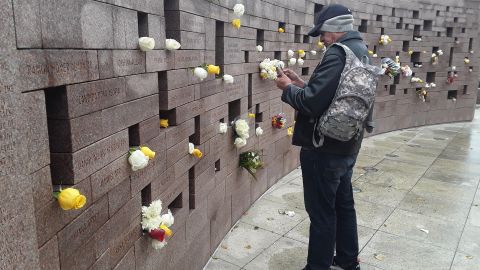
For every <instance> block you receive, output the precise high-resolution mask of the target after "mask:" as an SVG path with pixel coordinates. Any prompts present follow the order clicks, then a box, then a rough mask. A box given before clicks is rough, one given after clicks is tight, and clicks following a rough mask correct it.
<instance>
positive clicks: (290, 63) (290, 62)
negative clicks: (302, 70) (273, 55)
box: [288, 58, 297, 66]
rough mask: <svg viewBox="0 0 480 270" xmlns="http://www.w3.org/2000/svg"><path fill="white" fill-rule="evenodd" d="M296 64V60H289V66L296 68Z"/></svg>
mask: <svg viewBox="0 0 480 270" xmlns="http://www.w3.org/2000/svg"><path fill="white" fill-rule="evenodd" d="M296 63H297V59H296V58H290V60H288V65H289V66H294V65H295V64H296Z"/></svg>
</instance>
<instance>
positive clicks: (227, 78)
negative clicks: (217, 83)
mask: <svg viewBox="0 0 480 270" xmlns="http://www.w3.org/2000/svg"><path fill="white" fill-rule="evenodd" d="M223 80H224V81H225V83H233V82H234V78H233V76H232V75H228V74H225V75H223Z"/></svg>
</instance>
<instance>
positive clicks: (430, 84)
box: [0, 0, 480, 270]
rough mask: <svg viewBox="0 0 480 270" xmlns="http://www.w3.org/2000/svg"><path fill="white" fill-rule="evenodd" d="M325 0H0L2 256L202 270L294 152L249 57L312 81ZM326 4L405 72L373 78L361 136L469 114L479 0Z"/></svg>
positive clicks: (15, 264)
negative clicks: (370, 128)
mask: <svg viewBox="0 0 480 270" xmlns="http://www.w3.org/2000/svg"><path fill="white" fill-rule="evenodd" d="M329 2H330V1H323V0H295V1H291V0H262V1H260V0H209V1H207V0H98V1H94V0H75V1H72V0H42V1H40V0H0V142H1V144H0V226H1V229H0V269H2V270H4V269H45V270H47V269H48V270H54V269H116V270H120V269H125V270H131V269H175V270H180V269H186V270H187V269H188V270H190V269H202V267H203V266H204V265H205V264H206V262H207V261H208V259H209V258H210V256H211V254H212V253H213V252H214V251H215V249H216V248H217V247H218V245H219V243H220V241H221V240H222V238H223V237H224V236H225V235H226V234H227V233H228V231H229V230H230V228H231V227H232V226H233V225H234V224H235V222H236V221H237V220H238V219H239V218H240V217H241V216H242V214H243V213H244V212H245V211H247V209H248V208H249V207H250V205H251V204H252V203H253V202H254V201H255V200H256V199H258V198H259V197H260V196H261V195H262V194H263V193H264V192H265V191H266V190H267V189H268V188H269V187H270V186H272V185H273V184H274V183H275V182H276V181H277V180H278V179H280V178H281V177H282V176H284V175H286V174H288V173H289V172H290V171H292V170H293V169H295V168H296V167H297V166H298V165H299V160H298V154H299V148H297V147H294V146H292V145H291V143H290V142H291V132H292V127H293V125H294V120H295V119H294V117H295V112H294V110H293V109H292V108H290V107H289V106H287V105H285V104H283V103H282V102H281V100H280V96H281V90H278V89H277V88H276V87H275V84H274V82H273V81H272V80H270V79H269V78H268V75H269V73H268V72H267V70H265V68H264V67H263V68H260V63H261V62H262V61H264V60H265V59H267V58H268V59H270V60H273V59H277V60H282V61H283V62H284V63H285V64H286V65H287V66H289V68H291V69H293V70H294V71H296V72H297V73H298V74H301V75H302V77H303V78H304V79H308V78H309V76H310V75H311V74H312V72H313V70H314V69H315V67H316V66H317V65H318V64H319V62H320V60H321V58H322V55H323V50H324V48H323V44H321V43H319V42H318V41H319V40H318V39H316V38H311V37H308V36H307V35H306V33H307V32H308V31H309V30H310V28H311V27H312V24H313V18H314V14H316V13H318V12H319V11H320V10H321V9H322V8H323V6H324V5H326V4H328V3H329ZM335 3H341V4H344V5H346V6H348V7H349V8H351V10H352V11H353V14H354V17H355V22H354V24H355V27H356V28H357V29H358V30H359V31H360V32H361V33H362V35H363V37H364V39H365V42H366V43H367V45H368V48H369V50H370V58H371V60H372V63H374V64H376V65H380V61H381V58H382V57H390V58H391V59H393V60H394V61H397V62H398V64H399V65H400V66H401V67H402V68H403V69H402V70H403V71H402V74H399V75H398V76H396V77H393V78H390V77H388V76H383V77H382V78H381V80H380V82H379V85H378V89H377V98H376V102H375V111H374V117H375V120H376V124H377V128H376V129H375V133H383V132H388V131H392V130H397V129H403V128H409V127H414V126H421V125H431V124H437V123H447V122H454V121H469V120H471V119H472V118H473V114H474V108H475V102H476V98H477V86H478V78H479V76H478V75H479V68H480V67H479V55H480V48H479V41H480V38H479V32H478V29H479V13H480V8H479V5H480V2H478V1H476V0H475V1H468V0H465V1H463V0H459V1H381V0H370V1H369V0H365V1H350V0H348V1H347V0H341V1H336V2H335ZM236 4H243V5H244V8H245V10H244V13H243V14H241V13H242V12H241V11H242V10H241V7H240V8H239V6H237V8H236V9H235V10H234V6H235V5H236ZM382 35H383V36H382ZM142 37H143V39H140V38H142ZM145 37H146V38H145ZM153 41H154V42H153ZM176 42H178V43H176ZM178 45H180V47H179V48H178ZM289 51H291V52H289ZM292 59H295V60H292ZM293 62H295V64H293ZM209 65H210V66H209ZM407 66H408V67H407ZM262 69H263V71H262ZM409 70H410V71H411V72H409ZM272 118H275V121H272ZM284 120H286V121H284ZM283 121H284V122H283ZM272 122H275V123H272ZM247 127H248V130H247ZM144 147H148V148H144ZM151 151H153V152H155V153H152V152H151ZM242 153H252V154H254V155H257V154H258V155H259V156H258V158H256V159H249V156H248V155H245V154H243V156H242V158H240V156H241V155H242ZM245 158H246V159H247V161H249V162H250V163H249V164H250V165H245V166H247V167H248V166H250V167H248V168H249V169H250V172H251V174H250V173H249V171H248V170H247V169H245V168H242V167H240V166H239V163H240V160H242V161H245ZM252 162H253V165H252ZM257 165H258V166H257ZM260 165H263V166H261V167H262V168H258V167H260ZM254 171H256V172H254ZM54 192H56V193H54ZM59 192H60V193H59ZM54 195H55V196H54ZM159 200H160V201H161V203H162V208H161V211H160V207H159ZM152 202H153V204H152ZM150 205H151V207H149V208H143V209H142V206H145V207H148V206H150ZM64 209H65V210H64ZM167 209H169V210H170V211H171V215H173V217H174V222H173V224H172V220H171V216H170V214H169V212H168V211H167ZM142 211H143V214H142ZM160 214H161V215H162V216H160ZM150 218H151V219H150ZM147 220H148V221H151V223H149V224H147ZM152 224H153V225H152ZM160 225H161V226H160ZM152 226H153V227H155V226H156V229H155V230H150V229H149V228H152ZM162 226H163V227H162ZM157 227H158V228H157ZM142 228H143V229H142ZM166 243H168V244H166ZM165 244H166V245H165Z"/></svg>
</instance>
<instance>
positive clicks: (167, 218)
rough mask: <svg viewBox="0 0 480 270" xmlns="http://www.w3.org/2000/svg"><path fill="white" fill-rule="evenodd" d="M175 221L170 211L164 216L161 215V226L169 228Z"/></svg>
mask: <svg viewBox="0 0 480 270" xmlns="http://www.w3.org/2000/svg"><path fill="white" fill-rule="evenodd" d="M174 221H175V218H174V217H173V215H172V212H171V211H170V209H168V212H167V213H166V214H164V215H162V223H163V225H165V226H167V227H170V226H172V225H173V222H174Z"/></svg>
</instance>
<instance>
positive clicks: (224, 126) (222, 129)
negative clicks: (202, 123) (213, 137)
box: [218, 123, 228, 134]
mask: <svg viewBox="0 0 480 270" xmlns="http://www.w3.org/2000/svg"><path fill="white" fill-rule="evenodd" d="M227 129H228V126H227V124H226V123H220V125H219V127H218V132H219V133H222V134H225V133H227Z"/></svg>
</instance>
